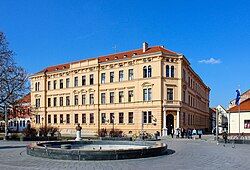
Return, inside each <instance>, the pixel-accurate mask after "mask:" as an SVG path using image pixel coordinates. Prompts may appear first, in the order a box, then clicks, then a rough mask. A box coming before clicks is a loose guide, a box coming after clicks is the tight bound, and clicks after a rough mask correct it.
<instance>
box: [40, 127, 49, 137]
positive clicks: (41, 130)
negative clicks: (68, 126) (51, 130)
mask: <svg viewBox="0 0 250 170" xmlns="http://www.w3.org/2000/svg"><path fill="white" fill-rule="evenodd" d="M38 131H39V136H45V137H47V136H48V130H47V128H45V126H43V127H40V128H39V129H38Z"/></svg>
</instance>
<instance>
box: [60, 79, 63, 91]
mask: <svg viewBox="0 0 250 170" xmlns="http://www.w3.org/2000/svg"><path fill="white" fill-rule="evenodd" d="M62 88H63V79H60V89H62Z"/></svg>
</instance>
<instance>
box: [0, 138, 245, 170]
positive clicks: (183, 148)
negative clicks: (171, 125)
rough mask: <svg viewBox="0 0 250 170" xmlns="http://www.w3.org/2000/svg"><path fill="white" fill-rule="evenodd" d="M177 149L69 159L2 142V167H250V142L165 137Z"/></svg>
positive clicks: (16, 143)
mask: <svg viewBox="0 0 250 170" xmlns="http://www.w3.org/2000/svg"><path fill="white" fill-rule="evenodd" d="M163 141H164V142H166V143H167V144H168V146H169V149H171V150H174V151H175V152H174V153H172V154H170V155H164V156H160V157H152V158H143V159H131V160H118V161H65V160H52V159H44V158H38V157H32V156H29V155H27V154H26V150H25V146H26V145H27V144H28V143H29V142H14V141H0V169H1V170H5V169H10V170H12V169H15V170H16V169H20V170H21V169H25V170H26V169H71V170H74V169H88V170H89V169H155V170H156V169H175V170H177V169H192V170H193V169H223V170H225V169H227V170H229V169H250V145H235V147H233V145H232V144H226V145H225V146H223V144H220V145H218V146H217V145H216V143H215V142H214V141H212V140H187V139H179V140H177V139H173V140H172V139H164V140H163Z"/></svg>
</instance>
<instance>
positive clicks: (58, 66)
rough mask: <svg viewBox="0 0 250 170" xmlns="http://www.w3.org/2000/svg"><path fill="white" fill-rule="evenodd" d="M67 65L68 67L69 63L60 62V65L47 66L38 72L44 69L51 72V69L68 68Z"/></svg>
mask: <svg viewBox="0 0 250 170" xmlns="http://www.w3.org/2000/svg"><path fill="white" fill-rule="evenodd" d="M69 67H70V63H66V64H60V65H56V66H50V67H47V68H45V69H43V70H41V71H39V72H38V73H43V72H45V71H47V72H52V71H56V70H64V69H69Z"/></svg>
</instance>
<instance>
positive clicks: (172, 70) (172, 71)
mask: <svg viewBox="0 0 250 170" xmlns="http://www.w3.org/2000/svg"><path fill="white" fill-rule="evenodd" d="M171 77H174V66H171Z"/></svg>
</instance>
